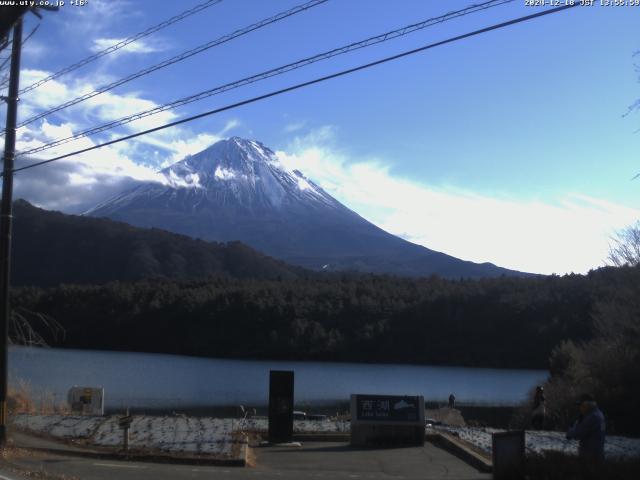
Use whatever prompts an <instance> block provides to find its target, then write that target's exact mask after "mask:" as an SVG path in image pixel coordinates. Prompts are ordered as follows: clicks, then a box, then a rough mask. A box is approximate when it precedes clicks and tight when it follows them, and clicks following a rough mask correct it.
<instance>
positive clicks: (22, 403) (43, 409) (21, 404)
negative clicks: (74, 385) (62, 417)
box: [7, 380, 69, 415]
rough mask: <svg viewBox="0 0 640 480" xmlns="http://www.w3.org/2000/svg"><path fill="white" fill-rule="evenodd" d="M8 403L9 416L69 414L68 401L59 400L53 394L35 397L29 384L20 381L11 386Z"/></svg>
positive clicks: (47, 393)
mask: <svg viewBox="0 0 640 480" xmlns="http://www.w3.org/2000/svg"><path fill="white" fill-rule="evenodd" d="M7 403H8V408H9V414H16V413H32V414H40V415H50V414H67V413H69V407H68V405H67V402H66V399H58V398H56V395H55V394H53V393H52V392H47V391H45V392H43V393H41V394H39V395H37V396H36V395H34V393H33V391H32V389H31V386H30V385H29V382H26V381H24V380H18V381H17V382H15V383H14V384H13V385H11V386H9V390H8V396H7Z"/></svg>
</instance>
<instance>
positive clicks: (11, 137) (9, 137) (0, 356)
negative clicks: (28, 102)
mask: <svg viewBox="0 0 640 480" xmlns="http://www.w3.org/2000/svg"><path fill="white" fill-rule="evenodd" d="M21 49H22V18H19V19H18V20H17V21H16V23H15V24H14V27H13V44H12V45H11V70H10V77H9V93H8V95H7V97H6V99H5V100H6V102H7V123H6V131H5V140H4V165H3V176H2V206H1V209H0V336H1V337H2V338H0V450H1V449H4V447H5V446H6V444H7V420H8V419H7V390H8V373H9V369H8V360H9V348H8V346H9V322H10V319H11V311H10V305H9V279H10V274H11V268H10V267H11V227H12V221H13V217H12V213H13V162H14V159H15V156H16V123H17V117H18V90H19V86H20V53H21Z"/></svg>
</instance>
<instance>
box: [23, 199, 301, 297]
mask: <svg viewBox="0 0 640 480" xmlns="http://www.w3.org/2000/svg"><path fill="white" fill-rule="evenodd" d="M13 238H14V239H13V265H12V272H11V274H12V283H13V284H14V285H18V286H20V285H22V286H26V285H34V286H52V285H57V284H60V283H78V284H83V283H84V284H87V283H91V284H99V283H105V282H109V281H132V280H140V279H144V278H171V279H192V278H193V279H195V278H206V277H209V276H224V277H231V278H261V279H277V278H281V279H295V278H298V277H299V276H301V275H305V271H304V269H302V268H299V267H292V266H290V265H287V264H285V263H284V262H282V261H280V260H276V259H273V258H270V257H267V256H266V255H264V254H262V253H260V252H257V251H255V250H253V249H252V248H250V247H247V246H246V245H243V244H242V243H240V242H231V243H229V244H220V243H215V242H205V241H202V240H195V239H192V238H189V237H186V236H184V235H178V234H175V233H170V232H166V231H162V230H158V229H151V230H149V229H141V228H136V227H132V226H130V225H127V224H125V223H121V222H114V221H112V220H109V219H106V218H89V217H81V216H76V215H65V214H63V213H60V212H51V211H47V210H42V209H40V208H37V207H34V206H33V205H31V204H30V203H28V202H26V201H25V200H17V201H16V202H15V203H14V235H13Z"/></svg>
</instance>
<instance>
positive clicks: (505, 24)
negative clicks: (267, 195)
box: [13, 2, 580, 173]
mask: <svg viewBox="0 0 640 480" xmlns="http://www.w3.org/2000/svg"><path fill="white" fill-rule="evenodd" d="M578 5H580V4H579V3H578V2H576V3H574V4H566V5H563V6H561V7H556V8H552V9H547V10H543V11H541V12H537V13H533V14H531V15H526V16H524V17H519V18H515V19H513V20H508V21H506V22H502V23H498V24H494V25H491V26H489V27H485V28H481V29H479V30H474V31H472V32H468V33H465V34H462V35H457V36H455V37H450V38H448V39H446V40H441V41H439V42H435V43H431V44H428V45H425V46H422V47H419V48H414V49H413V50H407V51H405V52H402V53H398V54H396V55H392V56H389V57H385V58H382V59H380V60H376V61H374V62H370V63H365V64H363V65H359V66H357V67H352V68H349V69H347V70H342V71H340V72H336V73H332V74H330V75H325V76H323V77H319V78H316V79H313V80H309V81H306V82H302V83H298V84H296V85H292V86H290V87H286V88H282V89H280V90H275V91H272V92H269V93H265V94H264V95H259V96H257V97H253V98H249V99H247V100H243V101H240V102H236V103H233V104H230V105H226V106H224V107H220V108H216V109H214V110H209V111H206V112H203V113H199V114H197V115H192V116H190V117H186V118H182V119H180V120H176V121H174V122H170V123H166V124H164V125H160V126H158V127H155V128H150V129H148V130H144V131H142V132H138V133H133V134H131V135H127V136H124V137H120V138H116V139H114V140H110V141H108V142H104V143H100V144H98V145H94V146H92V147H87V148H83V149H81V150H76V151H74V152H71V153H67V154H64V155H60V156H58V157H54V158H50V159H48V160H42V161H39V162H36V163H32V164H31V165H27V166H24V167H20V168H15V169H13V172H14V173H15V172H19V171H22V170H28V169H30V168H34V167H38V166H40V165H45V164H48V163H52V162H56V161H58V160H62V159H64V158H68V157H72V156H74V155H79V154H81V153H86V152H90V151H92V150H97V149H98V148H102V147H106V146H109V145H113V144H116V143H120V142H124V141H126V140H131V139H132V138H136V137H140V136H142V135H148V134H150V133H154V132H157V131H160V130H164V129H166V128H170V127H175V126H177V125H181V124H183V123H187V122H192V121H193V120H198V119H200V118H204V117H207V116H210V115H215V114H217V113H221V112H225V111H227V110H231V109H233V108H237V107H241V106H243V105H248V104H251V103H255V102H258V101H260V100H265V99H267V98H271V97H275V96H277V95H282V94H283V93H287V92H292V91H294V90H298V89H301V88H304V87H308V86H310V85H315V84H317V83H321V82H325V81H327V80H331V79H334V78H338V77H342V76H345V75H349V74H351V73H355V72H359V71H361V70H366V69H368V68H371V67H374V66H377V65H381V64H384V63H388V62H391V61H394V60H398V59H400V58H404V57H407V56H409V55H414V54H416V53H419V52H423V51H425V50H429V49H431V48H435V47H439V46H441V45H445V44H448V43H453V42H456V41H459V40H463V39H465V38H469V37H473V36H476V35H480V34H483V33H487V32H490V31H493V30H498V29H500V28H505V27H508V26H510V25H515V24H517V23H522V22H526V21H529V20H533V19H535V18H538V17H542V16H545V15H550V14H553V13H557V12H560V11H563V10H567V9H569V8H573V7H577V6H578Z"/></svg>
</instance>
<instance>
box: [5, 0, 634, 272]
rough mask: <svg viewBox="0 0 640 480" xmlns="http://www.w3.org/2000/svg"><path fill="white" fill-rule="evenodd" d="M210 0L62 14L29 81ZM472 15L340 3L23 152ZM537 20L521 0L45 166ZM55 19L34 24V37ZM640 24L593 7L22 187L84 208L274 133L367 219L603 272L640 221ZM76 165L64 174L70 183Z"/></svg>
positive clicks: (33, 44)
mask: <svg viewBox="0 0 640 480" xmlns="http://www.w3.org/2000/svg"><path fill="white" fill-rule="evenodd" d="M196 3H198V2H197V1H183V2H168V1H161V2H158V1H146V0H139V1H135V2H133V1H117V0H114V1H110V2H107V1H98V0H90V1H89V3H88V5H86V6H84V7H74V6H70V5H65V6H64V7H62V9H61V10H60V12H58V13H46V14H45V18H44V20H43V22H42V24H41V26H40V29H39V30H38V32H37V33H36V35H35V36H34V37H33V38H32V39H31V40H29V42H28V43H27V44H26V45H25V52H24V59H23V75H22V85H23V86H26V85H28V84H29V83H31V82H32V81H34V80H36V79H38V78H42V77H43V76H45V75H46V74H48V73H50V72H53V71H56V70H58V69H60V68H62V67H64V66H66V65H68V64H70V63H73V62H75V61H77V60H79V59H81V58H83V57H85V56H87V55H89V54H90V53H91V52H92V51H96V50H98V49H100V48H104V47H105V46H108V45H109V44H111V43H113V42H114V41H116V39H121V38H125V37H127V36H129V35H132V34H134V33H137V32H139V31H141V30H143V29H145V28H147V27H148V26H151V25H154V24H156V23H159V22H161V21H163V20H165V19H166V18H168V17H171V16H173V15H175V14H177V13H179V12H181V11H182V10H184V9H186V8H188V7H189V6H191V5H195V4H196ZM299 3H303V2H302V1H298V2H296V1H289V0H287V1H285V0H271V1H258V0H225V1H223V2H222V3H220V4H219V5H216V6H213V7H211V8H208V9H206V10H205V11H203V12H201V13H200V14H197V15H195V16H193V17H190V18H188V19H186V20H184V21H182V22H178V23H177V24H175V25H173V26H171V27H169V28H167V29H164V30H162V31H161V32H158V33H156V34H153V35H152V36H149V37H147V38H145V39H144V40H143V41H140V42H138V43H136V44H132V46H131V47H129V48H127V49H126V51H121V52H119V53H116V54H114V55H110V56H108V57H105V58H103V59H101V60H99V61H97V62H95V63H93V64H91V65H90V66H87V67H83V68H82V69H79V70H77V71H76V72H74V73H73V74H70V75H68V76H64V77H61V78H60V79H58V80H56V81H53V82H49V83H48V84H46V85H44V86H42V87H40V88H39V89H37V90H36V91H34V92H30V93H27V94H25V95H24V98H23V99H22V102H21V117H22V118H27V117H28V116H29V115H30V114H33V113H37V112H38V111H40V110H42V109H45V108H48V107H51V106H54V105H57V104H58V103H61V102H62V101H65V100H67V99H69V98H72V97H74V96H76V95H78V94H79V93H81V92H84V91H90V90H92V89H93V88H96V87H98V86H100V85H102V84H104V83H108V82H109V81H112V80H114V79H117V78H119V77H121V76H124V75H127V74H130V73H132V72H135V71H137V70H138V69H141V68H144V67H147V66H149V65H151V64H154V63H156V62H158V61H161V60H163V59H165V58H168V57H171V56H172V55H175V54H177V53H180V52H182V51H184V50H187V49H189V48H192V47H194V46H196V45H199V44H201V43H204V42H206V41H209V40H211V39H214V38H216V37H218V36H221V35H224V34H226V33H230V32H232V31H233V30H235V29H237V28H241V27H244V26H246V25H249V24H251V23H253V22H255V21H258V20H261V19H263V18H265V17H269V16H271V15H274V14H276V13H278V12H280V11H283V10H287V9H288V8H291V7H293V6H295V5H297V4H299ZM470 3H472V2H470V1H457V0H447V1H443V0H442V1H436V0H433V1H418V0H416V1H411V0H400V1H397V2H388V1H382V0H372V1H371V0H370V1H365V0H330V1H329V2H327V3H326V4H323V5H320V6H317V7H315V8H313V9H310V10H309V11H307V12H303V13H300V14H298V15H295V16H294V17H291V18H288V19H285V20H283V21H281V22H278V23H276V24H274V25H271V26H268V27H265V28H264V29H261V30H259V31H256V32H252V33H250V34H248V35H246V36H244V37H242V38H239V39H236V40H233V41H232V42H229V43H227V44H225V45H222V46H220V47H217V48H214V49H212V50H209V51H207V52H205V53H203V54H200V55H197V56H195V57H192V58H191V59H188V60H186V61H184V62H181V63H179V64H177V65H174V66H171V67H168V68H166V69H163V70H161V71H160V72H156V73H154V74H151V75H148V76H146V77H143V78H141V79H139V80H136V81H135V82H131V83H129V84H127V85H125V86H122V87H119V88H118V89H116V90H114V91H113V92H110V93H108V94H103V95H100V96H99V97H96V98H95V99H93V100H91V101H88V102H85V103H83V104H80V105H78V106H76V107H72V108H69V109H67V110H65V111H63V112H61V114H55V115H52V116H50V117H48V118H47V119H46V121H40V122H36V123H34V124H32V125H30V126H28V127H26V128H23V129H22V130H21V131H20V132H19V144H18V146H19V148H24V147H27V146H34V145H38V144H40V143H42V142H44V141H47V140H51V139H53V138H57V137H59V136H61V135H62V136H65V135H66V134H68V133H70V132H75V131H78V130H80V129H82V128H86V127H89V126H92V125H94V124H99V123H102V122H104V121H107V120H110V119H113V118H118V117H120V116H122V115H125V114H129V113H134V112H136V111H139V110H143V109H146V108H149V107H152V106H155V105H156V104H160V103H163V102H166V101H170V100H173V99H176V98H179V97H181V96H185V95H188V94H191V93H194V92H197V91H200V90H204V89H206V88H211V87H214V86H217V85H220V84H223V83H226V82H229V81H233V80H236V79H239V78H242V77H244V76H248V75H251V74H254V73H259V72H261V71H263V70H266V69H269V68H273V67H276V66H279V65H281V64H284V63H288V62H291V61H294V60H297V59H300V58H303V57H306V56H309V55H313V54H315V53H319V52H322V51H325V50H328V49H331V48H335V47H339V46H342V45H344V44H347V43H350V42H353V41H356V40H360V39H363V38H366V37H368V36H371V35H374V34H379V33H383V32H385V31H388V30H391V29H395V28H398V27H401V26H404V25H407V24H410V23H415V22H417V21H420V20H424V19H427V18H430V17H434V16H438V15H441V14H444V13H447V12H449V11H451V10H455V9H459V8H463V7H465V6H467V5H469V4H470ZM536 11H539V8H534V7H526V6H525V5H524V0H516V1H515V2H512V3H510V4H507V5H503V6H499V7H495V8H493V9H490V10H487V11H484V12H480V13H475V14H473V15H469V16H466V17H464V18H460V19H455V20H452V21H448V22H445V23H443V24H440V25H436V26H434V27H430V28H428V29H425V30H423V31H420V32H416V33H413V34H411V35H408V36H407V37H405V38H401V39H396V40H392V41H389V42H387V43H385V44H383V45H377V46H374V47H370V48H367V49H364V50H360V51H357V52H354V53H350V54H347V55H344V56H342V57H339V58H335V59H332V60H329V61H324V62H320V63H318V64H315V65H311V66H309V67H306V68H304V69H301V70H298V71H296V72H291V73H288V74H286V75H283V76H280V77H277V78H273V79H269V80H267V81H264V82H260V83H258V84H255V85H251V86H247V87H243V88H241V89H238V90H234V91H232V92H227V93H225V94H222V95H219V96H215V97H212V98H209V99H207V100H204V101H200V102H196V103H194V104H191V105H189V106H186V107H182V108H180V109H178V110H176V111H175V112H165V113H163V114H161V115H158V116H157V118H156V117H152V118H150V119H146V120H144V121H140V122H137V123H134V124H131V125H129V126H128V127H125V128H122V129H121V130H117V131H112V132H110V133H106V134H104V135H103V136H101V137H97V138H93V139H91V140H89V139H85V140H82V141H79V142H77V143H76V144H71V145H69V146H66V147H63V148H60V149H57V150H55V151H49V152H43V154H42V157H43V158H47V157H48V156H51V155H53V154H55V153H61V152H64V151H69V150H71V149H74V148H76V147H77V146H87V145H91V144H92V142H96V141H98V140H104V139H107V138H112V136H113V135H117V134H122V133H130V132H131V131H137V130H140V129H142V128H146V127H148V126H154V125H157V124H160V123H164V122H165V121H168V120H172V119H175V118H179V117H182V116H186V115H188V114H192V113H197V112H200V111H203V110H206V109H211V108H215V107H219V106H223V105H226V104H229V103H233V102H234V101H237V100H240V99H244V98H247V97H250V96H254V95H257V94H261V93H265V92H268V91H270V90H272V89H276V88H281V87H283V86H286V85H290V84H293V83H296V82H299V81H303V80H308V79H311V78H314V77H316V76H320V75H324V74H327V73H331V72H334V71H337V70H339V69H342V68H346V67H350V66H354V65H357V64H360V63H364V62H367V61H371V60H374V59H377V58H380V57H383V56H386V55H390V54H394V53H398V52H400V51H403V50H407V49H411V48H416V47H418V46H421V45H423V44H427V43H431V42H434V41H437V40H441V39H444V38H447V37H451V36H454V35H458V34H461V33H464V32H467V31H470V30H474V29H477V28H481V27H483V26H486V25H489V24H492V23H497V22H500V21H504V20H508V19H511V18H514V17H517V16H521V15H526V14H530V13H534V12H536ZM36 21H37V20H36V18H35V17H33V16H30V17H29V18H28V20H27V24H26V26H25V31H26V32H29V31H30V29H31V28H32V27H33V26H34V25H35V23H36ZM639 21H640V7H601V6H594V7H577V8H574V9H571V10H569V11H565V12H561V13H557V14H554V15H551V16H547V17H543V18H540V19H537V20H534V21H531V22H527V23H524V24H519V25H515V26H511V27H507V28H505V29H502V30H498V31H494V32H490V33H487V34H484V35H481V36H478V37H473V38H470V39H466V40H462V41H460V42H456V43H454V44H450V45H446V46H443V47H439V48H436V49H433V50H429V51H427V52H424V53H421V54H417V55H415V56H412V57H410V58H405V59H402V60H399V61H396V62H393V63H390V64H386V65H383V66H379V67H375V68H374V69H371V70H368V71H364V72H359V73H356V74H354V75H351V76H349V77H345V78H340V79H336V80H333V81H330V82H326V83H323V84H321V85H316V86H312V87H310V88H307V89H304V90H300V91H297V92H294V93H290V94H286V95H283V96H280V97H277V98H272V99H269V100H266V101H264V102H260V103H256V104H253V105H250V106H245V107H241V108H239V109H236V110H233V111H230V112H227V113H225V114H221V115H219V116H214V117H209V118H207V119H203V120H200V121H197V122H194V123H191V124H189V125H187V126H183V127H180V128H176V129H172V130H171V131H168V132H163V133H161V134H157V135H153V136H149V137H145V138H144V139H141V140H140V141H136V142H129V143H127V144H126V145H125V144H120V145H119V146H118V147H114V148H111V149H108V150H106V151H100V152H94V153H92V154H87V155H85V156H82V157H78V158H75V159H73V160H69V161H67V162H66V164H65V165H62V163H65V162H61V163H60V164H53V165H50V166H47V167H43V168H42V169H34V170H32V171H31V172H30V173H29V174H28V175H26V174H25V175H23V176H22V178H20V177H18V178H17V192H18V195H19V194H20V193H22V194H23V196H26V197H27V198H30V199H32V200H33V201H35V202H36V203H38V204H40V205H42V206H44V207H48V208H56V209H61V210H65V211H70V212H73V211H79V210H81V209H82V208H85V207H87V206H88V205H89V204H90V203H91V202H95V201H97V200H99V197H100V196H105V195H108V194H109V193H113V190H114V189H116V188H118V187H119V185H120V180H122V179H123V178H134V179H149V178H152V177H153V171H154V170H156V169H157V168H160V167H161V166H165V165H167V164H169V163H171V162H173V161H177V160H179V159H180V158H182V157H183V156H184V155H185V154H187V153H195V152H197V151H198V150H199V149H202V148H204V147H206V146H207V145H208V144H209V143H213V142H214V141H216V140H217V139H219V138H223V137H225V136H228V135H239V136H244V137H249V138H255V139H258V140H260V141H262V142H263V143H264V144H265V145H267V146H269V147H270V148H272V149H273V150H276V151H277V152H278V154H279V155H280V156H281V158H282V159H283V161H284V162H285V163H289V164H290V165H291V166H294V167H297V168H300V170H302V171H303V172H304V173H306V174H307V175H308V176H310V177H311V178H313V179H314V180H316V181H318V182H319V183H320V184H321V185H322V186H323V187H324V188H326V189H327V190H328V191H329V192H330V193H331V194H333V195H334V196H336V197H337V198H338V199H339V200H341V201H342V202H343V203H345V204H347V205H348V206H349V207H351V208H353V209H354V210H356V211H357V212H358V213H360V214H361V215H363V216H365V217H366V218H368V219H369V220H371V221H373V222H374V223H376V224H378V225H380V226H381V227H383V228H385V229H387V230H389V231H391V232H392V233H394V234H398V235H402V236H403V237H405V238H407V239H409V240H411V241H414V242H416V243H421V244H424V245H425V246H427V247H430V248H434V249H436V250H441V251H445V252H447V253H450V254H452V255H455V256H458V257H461V258H465V259H470V260H474V261H491V262H494V263H497V264H499V265H502V266H505V267H510V268H518V269H522V270H528V271H536V272H542V273H553V272H555V273H566V272H571V271H575V272H585V271H587V270H589V269H590V268H595V267H598V266H600V265H602V264H603V261H604V259H605V258H606V254H607V246H608V243H609V236H610V235H611V234H612V233H613V232H614V231H615V230H616V229H619V228H622V227H624V226H625V225H628V224H630V223H632V222H634V221H636V220H637V219H639V218H640V180H636V181H632V180H631V178H632V177H633V176H634V175H635V174H636V173H638V172H639V171H640V133H635V132H636V131H637V130H638V129H640V115H638V113H635V112H634V113H631V114H630V115H628V116H626V117H625V116H623V114H625V112H627V109H628V107H629V106H630V105H631V104H633V102H634V101H636V100H637V99H638V98H640V85H639V84H638V76H639V74H638V71H637V70H636V67H635V66H634V63H636V64H638V63H640V55H638V56H636V57H635V58H634V57H633V55H634V52H636V51H638V50H640V28H638V24H639ZM3 114H4V113H3ZM45 153H46V155H45ZM56 169H58V171H57V173H60V172H64V175H59V176H58V177H56V182H58V183H56V184H55V185H54V184H53V183H52V180H51V178H52V177H51V176H52V175H54V174H55V173H56V172H55V170H56ZM43 187H44V188H43ZM107 187H109V188H107Z"/></svg>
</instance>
